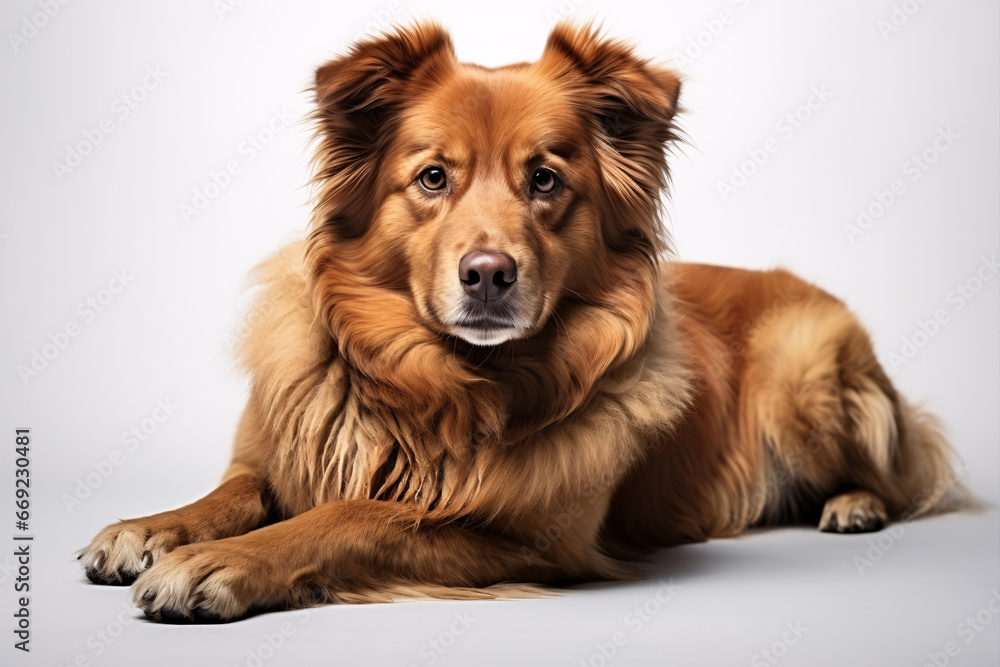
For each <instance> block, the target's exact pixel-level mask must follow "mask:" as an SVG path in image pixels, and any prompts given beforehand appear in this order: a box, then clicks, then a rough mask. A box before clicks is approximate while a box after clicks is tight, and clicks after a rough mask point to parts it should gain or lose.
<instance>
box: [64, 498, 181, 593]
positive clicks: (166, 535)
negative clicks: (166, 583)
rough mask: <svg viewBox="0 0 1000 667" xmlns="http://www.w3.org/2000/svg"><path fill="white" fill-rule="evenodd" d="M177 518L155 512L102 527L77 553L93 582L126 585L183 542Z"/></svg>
mask: <svg viewBox="0 0 1000 667" xmlns="http://www.w3.org/2000/svg"><path fill="white" fill-rule="evenodd" d="M186 535H187V531H186V530H185V529H184V526H183V524H182V523H181V522H180V520H179V519H176V518H171V517H170V516H165V515H157V516H152V517H145V518H142V519H129V520H127V521H119V522H118V523H113V524H111V525H110V526H107V527H106V528H104V529H103V530H102V531H101V532H99V533H98V534H97V535H96V536H95V537H94V539H92V540H91V541H90V544H88V545H87V546H86V547H84V548H83V549H81V550H80V555H79V556H78V558H79V560H80V562H81V563H82V564H83V569H84V571H85V572H86V574H87V578H88V579H90V580H91V581H92V582H94V583H95V584H113V585H128V584H131V583H132V582H133V581H135V578H136V577H138V576H139V575H140V574H141V573H142V572H144V571H145V570H147V569H149V568H150V566H152V565H153V563H155V562H156V561H158V560H159V559H160V558H162V557H163V556H164V555H166V554H167V553H169V552H171V551H173V550H174V549H176V548H177V547H178V546H180V545H182V544H185V543H186V542H187V537H186Z"/></svg>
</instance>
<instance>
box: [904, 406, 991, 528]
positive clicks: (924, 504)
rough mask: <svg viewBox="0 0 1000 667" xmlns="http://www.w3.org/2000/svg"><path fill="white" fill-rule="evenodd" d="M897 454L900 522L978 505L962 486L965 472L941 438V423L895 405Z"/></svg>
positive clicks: (913, 408) (921, 411) (918, 409)
mask: <svg viewBox="0 0 1000 667" xmlns="http://www.w3.org/2000/svg"><path fill="white" fill-rule="evenodd" d="M898 425H899V443H898V446H899V451H898V452H897V457H896V461H895V465H896V467H897V471H896V479H897V480H898V483H899V488H898V493H897V494H893V495H896V496H897V503H894V504H897V512H896V513H897V514H898V515H899V517H898V518H899V519H900V520H903V521H905V520H908V519H913V518H916V517H919V516H923V515H927V514H940V513H943V512H952V511H957V510H974V509H977V508H978V506H979V505H978V502H977V501H976V499H975V497H974V496H973V495H972V493H971V492H970V491H969V490H968V487H966V485H965V475H966V472H967V469H966V467H965V465H964V464H963V463H962V461H961V460H960V459H959V458H958V455H957V454H956V453H955V451H954V449H952V447H951V444H950V443H949V442H948V439H947V438H946V437H945V434H944V430H943V428H942V426H941V422H940V421H939V420H938V419H937V417H935V416H934V415H932V414H930V413H929V412H927V411H926V410H924V409H923V408H922V407H920V406H916V405H913V404H911V403H909V402H907V401H906V400H905V399H900V402H899V417H898Z"/></svg>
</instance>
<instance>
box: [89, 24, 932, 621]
mask: <svg viewBox="0 0 1000 667" xmlns="http://www.w3.org/2000/svg"><path fill="white" fill-rule="evenodd" d="M679 90H680V82H679V80H678V78H677V77H676V75H674V74H673V73H672V72H671V71H669V70H668V69H665V68H662V67H658V66H655V65H653V64H651V63H649V62H647V61H644V60H641V59H639V58H637V57H636V56H635V55H633V53H632V50H631V49H630V48H629V47H628V46H626V45H624V44H622V43H620V42H615V41H611V40H607V39H605V38H602V37H601V36H599V35H598V34H596V33H595V32H594V31H593V30H592V29H591V28H588V27H574V26H571V25H561V26H559V27H557V28H556V29H555V30H554V31H553V33H552V35H551V36H550V38H549V41H548V44H547V46H546V49H545V51H544V53H543V55H542V57H541V59H540V60H539V61H538V62H536V63H533V64H519V65H512V66H508V67H503V68H498V69H485V68H481V67H478V66H475V65H467V64H462V63H459V62H458V61H457V60H456V59H455V55H454V52H453V50H452V47H451V42H450V39H449V38H448V36H447V34H446V33H445V32H444V31H443V30H442V29H441V28H439V27H438V26H436V25H433V24H424V25H420V26H416V27H413V28H409V29H404V30H400V31H398V32H396V33H393V34H390V35H386V36H383V37H381V38H379V39H374V40H369V41H365V42H362V43H360V44H358V45H356V46H355V47H354V48H353V50H352V51H351V52H350V53H349V54H348V55H346V56H344V57H342V58H338V59H336V60H333V61H331V62H330V63H328V64H327V65H325V66H323V67H321V68H320V69H319V70H318V71H317V74H316V102H317V110H316V113H315V117H314V120H315V122H316V126H317V132H318V135H317V136H318V140H319V145H318V150H317V155H316V183H315V184H316V188H317V192H316V206H315V215H314V221H313V225H312V229H311V231H310V234H309V237H308V239H307V240H306V241H304V242H302V243H296V244H292V245H290V246H288V247H287V248H285V249H284V250H282V251H281V252H280V253H278V255H276V256H275V257H274V258H273V259H271V260H269V261H268V262H266V263H265V264H264V265H262V266H261V268H260V270H259V278H260V281H261V283H262V284H263V286H264V288H263V291H262V295H261V297H260V300H261V307H260V310H259V312H260V316H259V317H256V318H255V319H254V323H253V330H252V332H251V333H250V335H249V336H248V337H247V342H246V345H245V349H244V351H243V361H244V363H245V365H246V367H247V369H248V371H249V373H250V377H251V380H252V392H251V397H250V400H249V402H248V405H247V409H246V412H245V414H244V417H243V420H242V422H241V425H240V428H239V431H238V433H237V438H236V446H235V451H234V456H233V463H232V466H231V467H230V469H229V471H228V472H227V474H226V478H225V480H224V483H223V485H222V486H221V487H220V488H219V489H218V490H216V491H215V492H213V493H212V494H210V495H209V496H207V497H206V498H205V499H203V500H201V501H198V502H197V503H194V504H193V505H190V506H188V507H186V508H182V509H181V510H177V511H176V512H168V513H164V514H161V515H156V516H153V517H148V518H145V519H135V520H132V521H128V522H122V523H118V524H113V525H111V526H109V527H108V528H106V529H105V530H104V531H102V532H101V533H100V534H99V535H98V536H97V537H95V538H94V540H93V541H92V542H91V544H90V545H89V546H88V547H87V548H86V549H84V550H83V553H82V554H81V558H83V559H84V564H85V567H86V568H87V572H88V575H89V576H90V577H91V579H92V580H94V581H97V582H103V583H114V582H121V581H131V580H132V579H135V578H136V577H138V579H136V581H135V594H136V602H137V604H138V605H139V606H140V607H142V608H143V609H144V610H145V611H146V613H147V615H149V616H150V617H151V618H154V619H157V620H189V619H192V618H195V619H225V620H228V619H233V618H238V617H240V616H243V615H245V614H247V613H249V612H251V611H253V610H255V609H262V608H288V607H296V606H303V605H308V604H316V603H319V602H324V601H347V602H361V601H372V600H388V599H396V598H400V597H408V596H428V595H429V596H435V597H495V596H501V595H504V596H508V595H511V596H512V595H530V594H532V589H531V587H530V584H555V583H559V582H566V581H574V580H582V579H593V578H615V577H623V576H629V574H630V570H629V569H628V568H627V567H626V566H625V565H624V564H623V563H622V562H621V561H619V560H616V558H618V557H625V556H629V555H632V554H635V553H637V552H640V551H642V550H644V549H647V548H651V547H656V546H662V545H668V544H676V543H681V542H689V541H697V540H705V539H708V538H710V537H719V536H725V535H734V534H737V533H739V532H741V531H743V530H745V529H746V528H747V527H749V526H752V525H756V524H760V523H766V522H772V523H773V522H784V521H797V520H810V521H817V520H819V521H820V522H821V527H822V528H823V529H826V530H837V531H840V532H844V531H853V530H871V529H875V528H877V527H878V526H879V525H881V522H882V521H884V520H887V519H889V518H899V517H901V516H903V515H908V514H913V513H917V512H921V511H924V510H926V509H927V508H929V507H931V506H933V505H934V504H935V503H936V502H937V501H938V499H939V498H940V497H941V495H942V494H943V493H944V492H945V490H946V489H947V487H948V485H949V484H950V483H951V467H950V463H949V448H948V446H947V444H946V442H945V441H944V439H943V438H942V437H941V435H940V434H939V431H938V430H937V428H936V426H935V425H934V423H933V421H932V420H931V419H930V418H928V417H927V416H926V415H924V414H923V413H920V412H918V411H916V410H914V409H913V408H911V407H910V406H909V405H908V404H907V403H906V402H905V401H904V400H903V399H902V398H901V397H900V396H899V395H898V394H897V393H896V391H895V390H894V388H893V387H892V385H891V383H890V382H889V380H888V378H887V377H886V375H885V373H884V372H883V371H882V369H881V368H880V367H879V365H878V362H877V361H876V359H875V356H874V354H873V352H872V349H871V343H870V342H869V339H868V337H867V334H866V333H865V332H864V330H863V329H862V328H861V326H860V325H859V324H858V322H857V321H856V320H855V318H854V317H853V316H852V315H851V314H850V312H849V311H848V310H847V309H846V308H845V307H844V306H843V304H841V303H840V302H839V301H837V300H836V299H835V298H833V297H831V296H830V295H828V294H826V293H824V292H822V291H821V290H819V289H817V288H815V287H813V286H811V285H808V284H807V283H804V282H803V281H801V280H799V279H798V278H796V277H794V276H792V275H790V274H788V273H786V272H783V271H771V272H753V271H741V270H737V269H725V268H720V267H711V266H702V265H687V264H681V263H677V262H671V263H665V262H664V260H663V256H664V253H665V251H666V250H667V245H668V244H667V241H666V236H665V234H664V232H663V229H662V226H661V224H660V219H659V201H660V195H661V194H662V192H663V190H664V188H665V185H666V179H667V165H666V161H665V152H664V149H665V148H666V147H668V145H669V143H670V142H671V141H672V140H673V138H674V126H673V117H674V114H675V112H676V109H677V100H678V95H679ZM426 164H433V165H437V166H438V167H440V168H442V169H443V170H444V171H446V172H447V176H448V185H447V189H446V190H443V191H441V192H431V191H429V190H426V188H423V189H421V186H419V185H418V184H417V180H419V177H418V178H417V180H415V175H417V174H419V173H421V171H420V170H421V169H424V168H425V165H426ZM542 167H544V168H546V169H552V170H553V171H554V173H556V174H558V175H559V179H560V181H559V182H560V184H561V185H559V187H558V188H556V189H553V190H552V192H551V193H545V194H544V195H543V194H541V193H540V192H539V191H537V190H535V189H533V188H534V186H533V185H531V178H533V177H532V176H531V174H532V173H533V171H534V170H536V169H537V168H542ZM481 249H490V250H496V251H502V252H504V253H507V254H508V255H510V256H511V257H512V258H513V259H514V260H515V261H516V263H517V267H518V278H517V282H516V284H515V287H514V288H513V290H512V292H511V294H513V295H514V296H513V297H511V299H510V301H509V307H510V310H511V312H512V315H511V317H512V318H513V319H512V321H513V322H515V325H511V327H513V328H511V331H509V332H507V333H504V334H503V335H502V336H501V334H499V333H496V332H490V333H484V334H482V335H489V336H496V337H497V340H498V341H499V342H496V343H490V344H489V345H486V346H482V345H473V344H471V343H469V342H466V341H467V340H469V338H470V337H474V336H477V335H480V334H478V333H469V334H467V333H463V331H462V329H461V326H460V325H459V324H456V322H457V321H458V320H456V319H455V317H454V314H453V313H454V312H456V310H455V309H456V308H458V307H459V305H461V304H463V303H465V301H463V299H466V297H465V296H464V295H463V291H462V287H461V286H460V285H459V283H458V281H457V279H456V267H457V265H458V261H459V258H461V257H463V256H465V255H466V254H467V253H469V252H472V251H475V250H481ZM505 303H506V302H505ZM462 326H464V325H462ZM824 506H825V511H824ZM821 512H824V513H823V515H822V516H820V514H821ZM147 554H148V555H147ZM501 582H504V583H503V585H500V584H501ZM511 582H520V583H511Z"/></svg>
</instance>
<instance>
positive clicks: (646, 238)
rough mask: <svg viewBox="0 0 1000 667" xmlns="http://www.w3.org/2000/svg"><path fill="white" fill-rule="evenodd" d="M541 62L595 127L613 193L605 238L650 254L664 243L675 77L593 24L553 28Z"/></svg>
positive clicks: (604, 173) (678, 86) (676, 87)
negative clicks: (662, 214) (663, 200)
mask: <svg viewBox="0 0 1000 667" xmlns="http://www.w3.org/2000/svg"><path fill="white" fill-rule="evenodd" d="M540 64H541V65H542V66H543V67H544V69H545V70H547V71H548V72H549V74H550V75H551V76H553V77H554V78H555V79H556V80H558V81H562V82H565V83H566V84H567V85H568V86H569V87H570V97H571V99H572V100H573V101H574V102H573V103H574V104H575V105H576V107H577V109H578V113H579V114H580V115H582V116H583V117H584V118H585V120H586V121H587V122H588V123H589V124H590V126H591V128H592V129H593V132H594V135H595V139H596V141H595V142H594V145H595V147H596V150H597V152H598V157H599V159H600V163H601V172H602V177H603V179H604V181H605V184H606V185H607V188H606V189H607V191H608V192H609V193H610V194H611V195H612V196H613V197H614V199H615V200H616V201H615V202H614V207H615V210H616V212H615V213H614V214H611V215H609V216H608V217H609V220H610V221H609V222H608V224H609V225H610V226H611V227H612V229H607V230H606V231H607V232H608V233H607V236H606V240H607V242H608V243H609V244H611V245H612V246H614V247H618V248H622V249H624V248H626V247H635V246H636V245H637V244H638V245H639V246H641V247H642V250H643V252H645V253H646V254H648V255H649V256H650V257H652V256H655V255H656V254H657V253H658V252H659V250H661V249H662V248H663V247H665V246H666V245H667V244H668V241H667V239H666V234H665V232H664V231H663V230H662V228H661V226H660V224H659V217H658V214H657V211H658V208H657V206H658V202H659V195H660V192H661V191H663V190H664V189H665V187H666V183H667V173H668V172H667V163H666V152H665V149H666V147H667V145H668V144H669V143H670V142H671V141H673V140H674V139H675V138H676V135H675V131H674V124H673V119H674V115H675V114H676V113H677V108H678V107H677V102H678V98H679V96H680V90H681V81H680V78H679V77H678V76H677V74H676V73H674V72H673V71H672V70H671V69H669V68H667V67H663V66H660V65H655V64H653V63H651V62H650V61H649V60H645V59H642V58H639V57H638V56H636V55H635V53H634V52H633V49H632V47H631V46H629V45H628V44H626V43H624V42H621V41H618V40H613V39H608V38H605V37H603V36H601V35H600V33H599V32H598V30H597V29H595V28H594V27H593V26H592V25H575V24H573V23H560V24H559V25H557V26H556V27H555V28H554V29H553V30H552V32H551V33H550V34H549V39H548V42H547V43H546V45H545V51H544V52H543V54H542V59H541V61H540ZM650 223H652V226H650Z"/></svg>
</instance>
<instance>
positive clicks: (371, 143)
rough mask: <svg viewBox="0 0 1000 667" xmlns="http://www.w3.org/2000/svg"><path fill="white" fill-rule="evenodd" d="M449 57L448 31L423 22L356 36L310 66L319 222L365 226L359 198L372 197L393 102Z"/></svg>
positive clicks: (441, 68) (426, 81)
mask: <svg viewBox="0 0 1000 667" xmlns="http://www.w3.org/2000/svg"><path fill="white" fill-rule="evenodd" d="M454 63H455V50H454V47H453V46H452V43H451V37H450V36H449V35H448V33H447V32H446V31H445V30H444V28H442V27H441V26H440V25H438V24H436V23H432V22H426V23H419V24H416V25H412V26H408V27H400V28H397V29H395V30H394V31H393V32H390V33H386V34H384V35H380V36H378V37H373V38H369V39H366V40H364V41H361V42H358V43H356V44H354V46H353V47H352V48H351V50H350V52H349V53H348V54H347V55H345V56H342V57H339V58H335V59H333V60H331V61H330V62H328V63H326V64H325V65H323V66H322V67H320V68H319V69H317V70H316V82H315V86H314V89H313V90H314V92H315V99H316V110H315V112H314V113H313V120H314V121H315V123H316V132H317V136H318V139H319V141H320V146H319V151H318V152H317V155H316V158H315V161H316V167H317V168H316V177H315V180H316V181H317V182H318V183H319V185H320V191H321V192H320V197H321V201H320V205H321V208H323V209H326V213H327V215H326V219H325V220H323V221H322V222H324V223H325V222H336V226H337V228H338V231H339V232H340V233H341V234H342V235H343V236H345V237H354V236H358V235H359V234H361V233H362V232H363V231H364V229H365V228H366V227H367V224H368V217H370V216H369V215H368V214H370V213H371V212H370V211H368V210H366V209H365V204H366V203H370V202H372V201H374V200H376V199H378V197H375V196H372V192H371V190H370V188H371V186H372V184H373V180H374V179H375V178H376V176H377V174H375V173H374V172H375V169H374V167H375V165H376V164H377V163H378V158H379V157H380V155H381V154H382V153H383V152H384V151H385V149H386V148H387V146H388V144H389V143H390V141H391V139H392V136H393V135H394V133H395V130H396V127H397V124H398V123H397V119H398V111H399V109H400V108H401V106H402V105H403V104H404V103H406V102H408V101H412V99H413V97H414V96H415V95H418V94H419V93H420V91H421V90H422V89H426V88H427V87H428V86H430V85H432V84H433V82H434V81H436V80H437V79H438V78H439V77H440V75H441V74H442V73H444V72H445V71H446V70H447V69H449V68H450V67H451V66H452V65H453V64H454ZM324 200H326V201H324ZM333 200H337V201H336V202H335V201H333ZM335 204H339V205H335Z"/></svg>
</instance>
